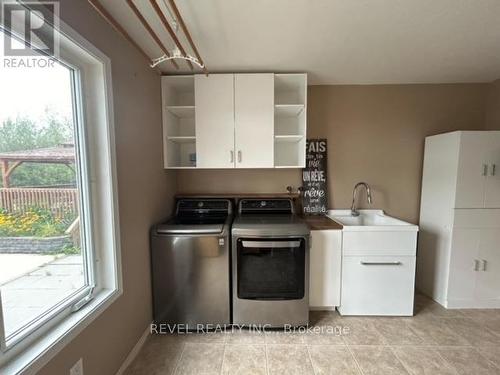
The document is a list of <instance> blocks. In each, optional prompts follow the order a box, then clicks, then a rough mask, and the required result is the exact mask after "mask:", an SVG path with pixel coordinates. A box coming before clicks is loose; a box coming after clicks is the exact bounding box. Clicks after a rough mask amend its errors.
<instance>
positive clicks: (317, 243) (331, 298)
mask: <svg viewBox="0 0 500 375" xmlns="http://www.w3.org/2000/svg"><path fill="white" fill-rule="evenodd" d="M311 245H312V246H311V252H310V257H309V306H311V307H334V306H339V305H340V273H341V262H342V231H340V230H313V231H311Z"/></svg>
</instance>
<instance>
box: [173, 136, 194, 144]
mask: <svg viewBox="0 0 500 375" xmlns="http://www.w3.org/2000/svg"><path fill="white" fill-rule="evenodd" d="M168 140H169V141H171V142H175V143H194V142H196V137H194V136H184V135H180V136H173V137H168Z"/></svg>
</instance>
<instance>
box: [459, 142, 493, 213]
mask: <svg viewBox="0 0 500 375" xmlns="http://www.w3.org/2000/svg"><path fill="white" fill-rule="evenodd" d="M488 137H489V136H488V132H464V133H462V136H461V140H460V154H459V162H458V177H457V194H456V201H455V208H483V207H484V189H485V184H486V174H487V164H488V163H487V161H486V160H485V159H486V155H485V154H486V149H487V148H488V144H489V141H488Z"/></svg>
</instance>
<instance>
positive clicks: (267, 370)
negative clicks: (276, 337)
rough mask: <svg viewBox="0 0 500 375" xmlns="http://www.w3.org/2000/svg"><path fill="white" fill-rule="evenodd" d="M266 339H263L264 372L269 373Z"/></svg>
mask: <svg viewBox="0 0 500 375" xmlns="http://www.w3.org/2000/svg"><path fill="white" fill-rule="evenodd" d="M264 339H265V338H264ZM266 341H267V340H265V341H264V352H265V355H266V374H267V375H269V359H268V356H267V342H266Z"/></svg>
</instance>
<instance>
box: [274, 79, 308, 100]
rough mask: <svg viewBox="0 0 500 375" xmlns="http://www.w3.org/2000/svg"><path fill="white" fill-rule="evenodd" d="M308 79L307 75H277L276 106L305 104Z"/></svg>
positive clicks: (275, 83)
mask: <svg viewBox="0 0 500 375" xmlns="http://www.w3.org/2000/svg"><path fill="white" fill-rule="evenodd" d="M306 91H307V77H306V75H305V74H302V73H301V74H295V73H287V74H275V75H274V102H275V103H276V104H305V103H306Z"/></svg>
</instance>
